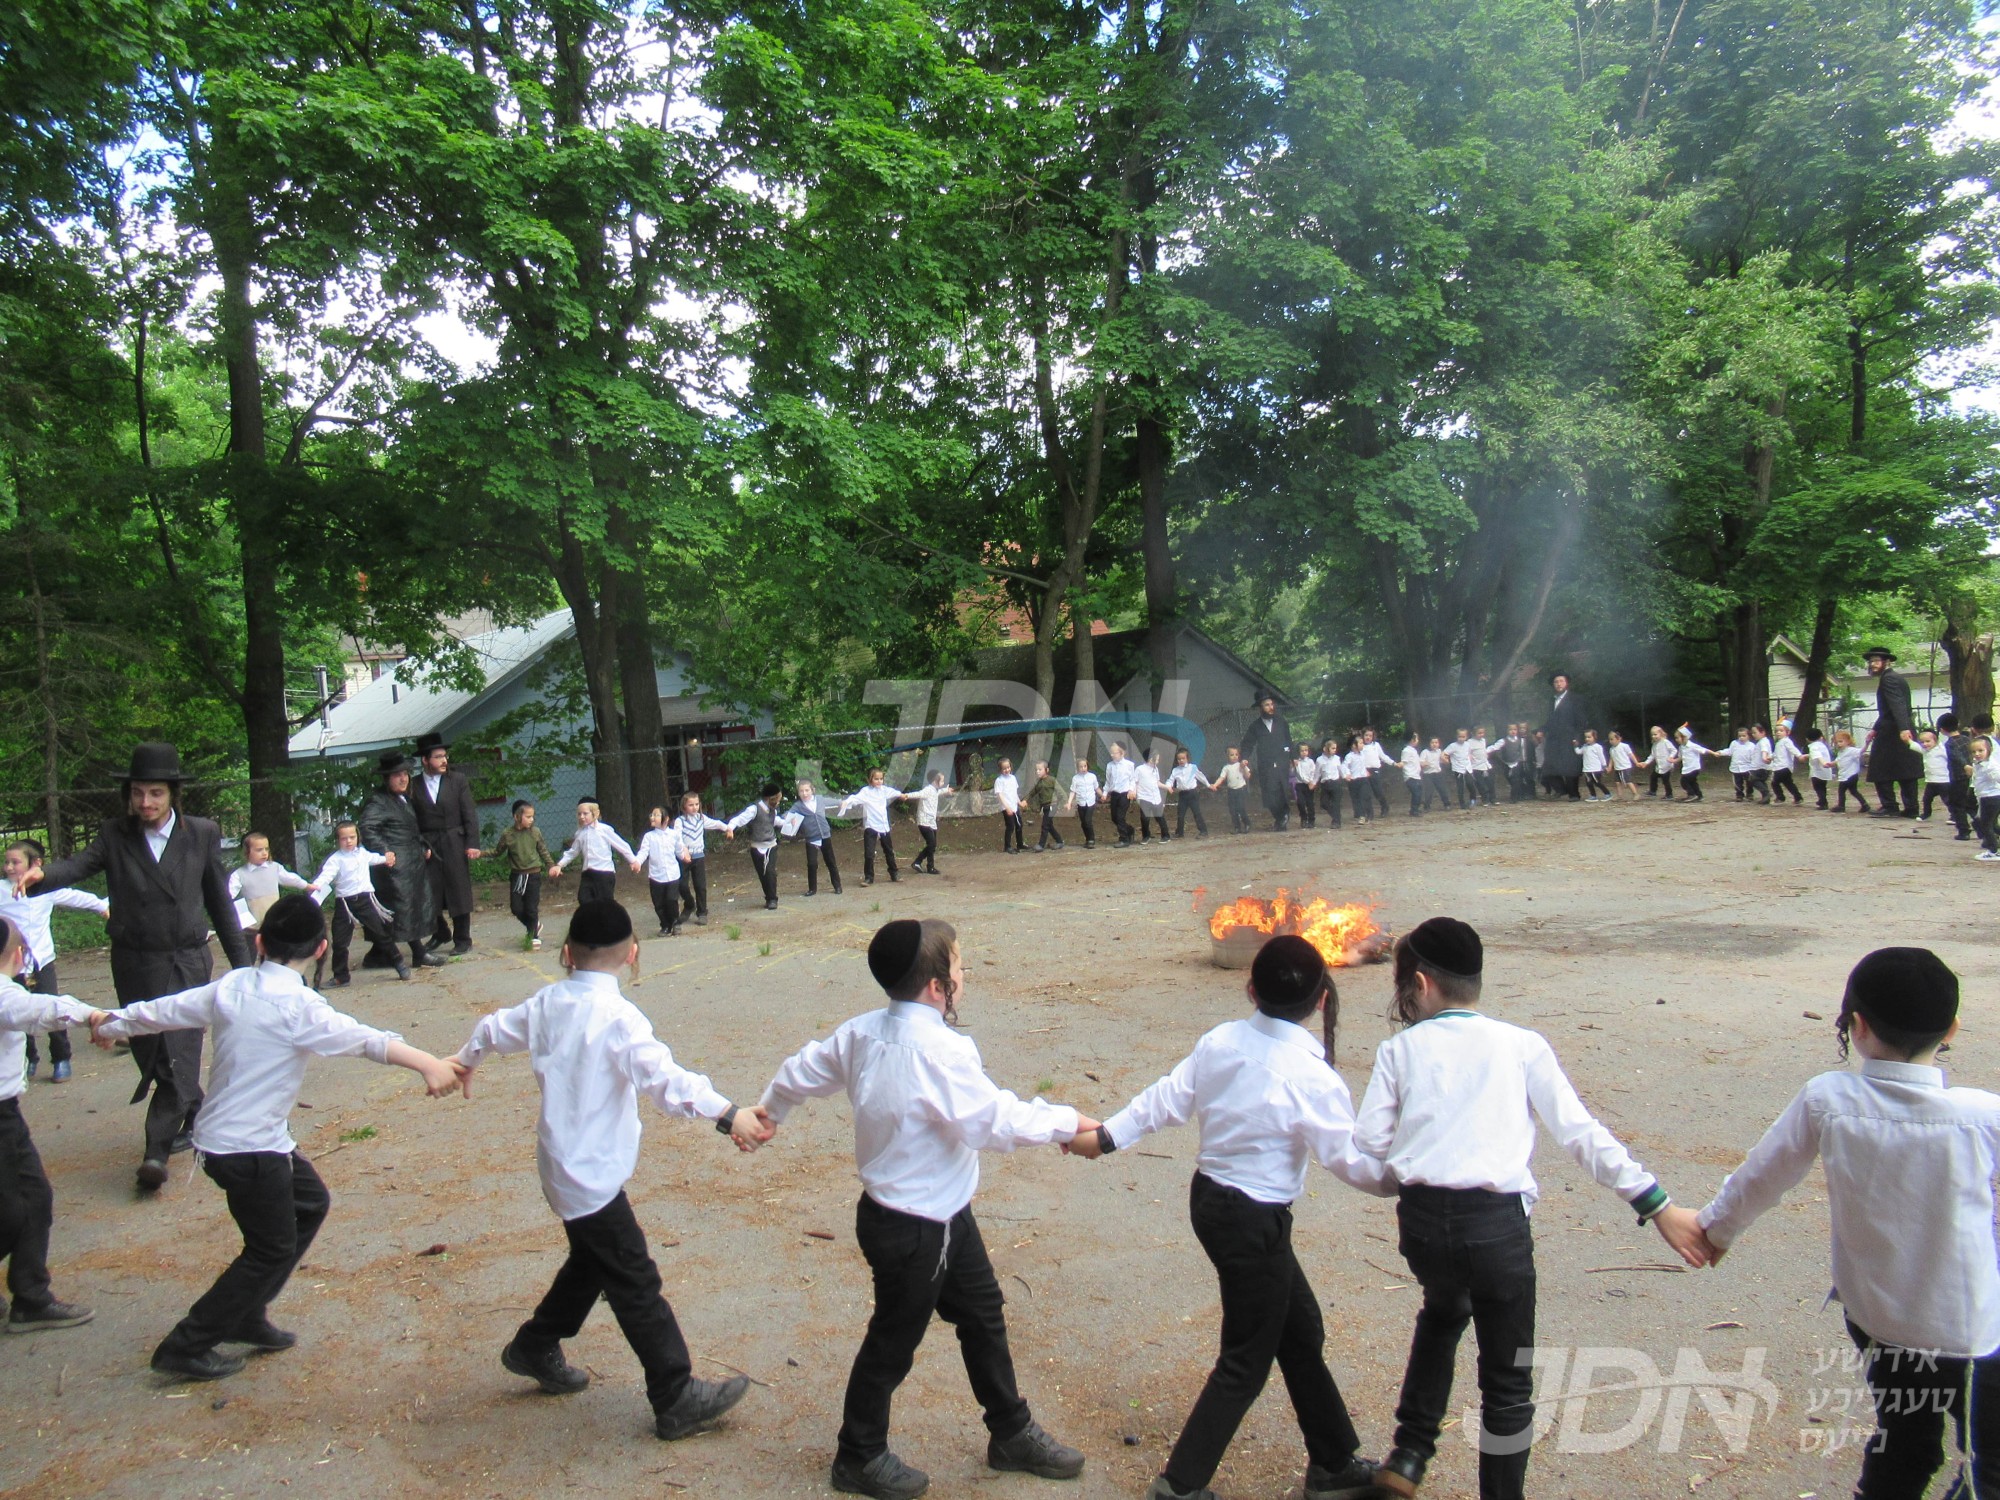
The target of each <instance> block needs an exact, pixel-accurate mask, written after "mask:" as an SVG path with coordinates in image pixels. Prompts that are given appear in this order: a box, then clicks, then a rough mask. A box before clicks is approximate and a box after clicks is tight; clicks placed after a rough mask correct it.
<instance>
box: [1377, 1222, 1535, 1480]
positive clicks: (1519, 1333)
mask: <svg viewBox="0 0 2000 1500" xmlns="http://www.w3.org/2000/svg"><path fill="white" fill-rule="evenodd" d="M1396 1220H1397V1224H1398V1226H1399V1227H1400V1230H1401V1236H1400V1248H1401V1250H1402V1252H1403V1259H1404V1260H1406V1261H1408V1262H1409V1263H1410V1271H1411V1273H1412V1274H1413V1275H1415V1276H1416V1278H1417V1281H1418V1282H1419V1283H1420V1284H1421V1285H1422V1287H1423V1289H1424V1305H1423V1307H1422V1308H1421V1309H1420V1310H1419V1311H1418V1313H1417V1327H1416V1332H1415V1333H1414V1334H1412V1335H1411V1337H1410V1362H1409V1364H1408V1366H1407V1367H1406V1368H1405V1370H1404V1372H1403V1394H1402V1399H1401V1400H1399V1401H1398V1402H1397V1403H1396V1446H1397V1447H1398V1448H1403V1449H1407V1450H1408V1451H1409V1452H1411V1453H1414V1454H1416V1455H1417V1456H1418V1457H1419V1458H1421V1459H1423V1460H1424V1461H1425V1462H1429V1461H1430V1459H1431V1458H1432V1456H1433V1455H1435V1454H1436V1452H1437V1439H1438V1432H1439V1429H1440V1428H1441V1427H1442V1426H1443V1423H1444V1418H1445V1413H1446V1411H1447V1410H1448V1409H1449V1407H1450V1404H1451V1382H1452V1367H1453V1366H1454V1365H1455V1364H1456V1363H1457V1359H1458V1342H1459V1340H1460V1339H1461V1338H1462V1337H1463V1336H1464V1334H1465V1325H1466V1324H1467V1323H1471V1324H1472V1327H1473V1332H1474V1334H1475V1335H1476V1337H1477V1338H1478V1340H1479V1366H1478V1368H1479V1400H1480V1408H1481V1411H1482V1413H1483V1418H1484V1420H1483V1427H1484V1429H1485V1430H1484V1432H1483V1433H1482V1434H1481V1437H1480V1443H1479V1494H1480V1500H1521V1494H1522V1486H1523V1484H1524V1483H1525V1480H1526V1476H1527V1472H1528V1445H1529V1443H1530V1442H1531V1441H1532V1440H1533V1436H1534V1434H1533V1426H1534V1417H1535V1403H1534V1389H1535V1381H1534V1371H1533V1369H1532V1368H1531V1367H1530V1366H1529V1365H1528V1364H1527V1363H1524V1362H1522V1361H1523V1360H1524V1357H1526V1356H1529V1355H1530V1353H1531V1351H1532V1350H1533V1348H1534V1346H1535V1243H1534V1239H1533V1237H1532V1236H1531V1235H1530V1233H1529V1231H1528V1215H1527V1213H1526V1211H1525V1210H1524V1209H1523V1208H1522V1207H1521V1198H1520V1195H1519V1194H1518V1193H1489V1192H1486V1191H1485V1190H1484V1189H1481V1188H1433V1187H1423V1186H1420V1185H1417V1184H1414V1183H1412V1184H1407V1185H1405V1186H1404V1187H1403V1188H1402V1190H1401V1193H1400V1196H1399V1199H1398V1202H1397V1204H1396Z"/></svg>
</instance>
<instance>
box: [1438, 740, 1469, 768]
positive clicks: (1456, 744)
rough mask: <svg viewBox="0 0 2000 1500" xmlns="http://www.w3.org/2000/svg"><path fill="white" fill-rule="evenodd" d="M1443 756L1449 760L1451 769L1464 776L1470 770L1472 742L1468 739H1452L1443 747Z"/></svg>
mask: <svg viewBox="0 0 2000 1500" xmlns="http://www.w3.org/2000/svg"><path fill="white" fill-rule="evenodd" d="M1444 758H1445V759H1446V760H1448V761H1450V762H1451V768H1452V770H1454V771H1456V772H1457V773H1458V774H1459V775H1461V776H1465V775H1469V774H1471V771H1472V743H1471V741H1469V740H1453V741H1452V742H1451V743H1450V744H1448V745H1446V746H1445V747H1444Z"/></svg>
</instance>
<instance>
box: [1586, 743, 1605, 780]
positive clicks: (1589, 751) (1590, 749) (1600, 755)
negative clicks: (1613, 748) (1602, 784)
mask: <svg viewBox="0 0 2000 1500" xmlns="http://www.w3.org/2000/svg"><path fill="white" fill-rule="evenodd" d="M1583 774H1584V775H1586V776H1590V775H1598V776H1602V775H1603V774H1604V747H1603V746H1602V745H1600V744H1598V743H1597V742H1596V741H1595V740H1593V741H1591V742H1590V743H1589V744H1587V745H1585V746H1584V747H1583Z"/></svg>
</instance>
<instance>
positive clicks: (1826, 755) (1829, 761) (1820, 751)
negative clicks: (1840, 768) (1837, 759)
mask: <svg viewBox="0 0 2000 1500" xmlns="http://www.w3.org/2000/svg"><path fill="white" fill-rule="evenodd" d="M1806 761H1807V763H1808V769H1809V770H1810V771H1811V772H1812V776H1813V779H1814V780H1815V781H1831V780H1832V779H1833V751H1832V750H1831V749H1830V748H1829V747H1828V745H1827V743H1826V741H1825V740H1814V741H1813V742H1812V743H1811V744H1810V745H1808V746H1806Z"/></svg>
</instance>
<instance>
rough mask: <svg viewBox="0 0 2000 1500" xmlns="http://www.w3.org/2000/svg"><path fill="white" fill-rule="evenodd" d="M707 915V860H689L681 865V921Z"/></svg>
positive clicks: (704, 858)
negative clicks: (690, 917)
mask: <svg viewBox="0 0 2000 1500" xmlns="http://www.w3.org/2000/svg"><path fill="white" fill-rule="evenodd" d="M690 914H692V915H694V916H697V917H706V916H707V915H708V859H707V858H706V856H704V857H703V858H701V859H690V860H688V861H686V862H685V863H683V864H682V865H681V920H682V921H683V922H685V921H686V920H687V919H688V917H689V915H690Z"/></svg>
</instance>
